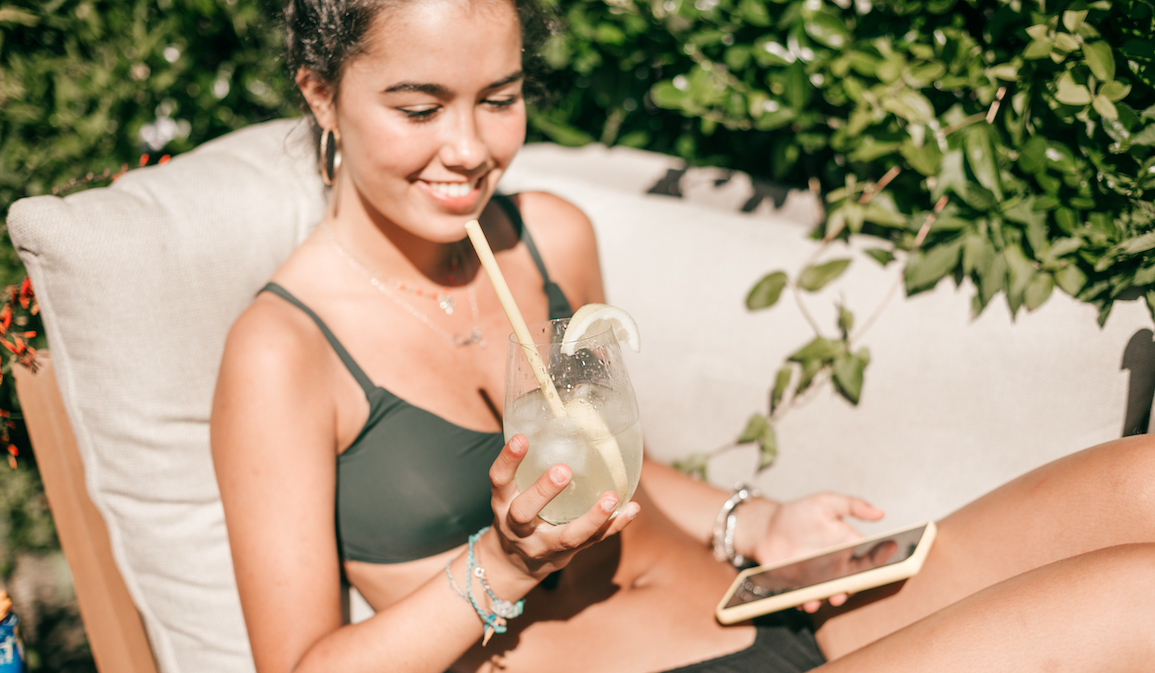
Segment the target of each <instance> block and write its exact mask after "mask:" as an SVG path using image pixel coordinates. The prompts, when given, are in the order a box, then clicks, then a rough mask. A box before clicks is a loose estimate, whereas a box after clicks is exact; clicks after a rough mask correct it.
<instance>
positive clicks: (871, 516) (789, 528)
mask: <svg viewBox="0 0 1155 673" xmlns="http://www.w3.org/2000/svg"><path fill="white" fill-rule="evenodd" d="M847 517H854V518H856V519H862V520H864V521H878V520H879V519H881V518H882V517H883V512H882V510H880V509H878V508H876V507H874V506H873V505H871V504H869V503H867V502H866V501H865V500H861V499H859V498H852V497H850V496H845V495H840V494H837V493H818V494H815V495H811V496H807V497H805V498H800V499H798V500H793V501H791V502H787V503H783V504H781V505H778V506H777V508H776V509H775V510H774V512H773V513H772V514H771V515H770V519H769V522H768V523H767V524H766V528H765V531H764V532H763V534H762V536H761V538H760V539H759V540H758V541H757V543H756V544H755V546H754V560H756V561H757V562H758V563H759V564H763V565H764V564H767V563H772V562H774V561H781V560H783V559H787V558H791V557H795V556H801V555H803V554H807V553H810V552H814V551H818V550H819V549H824V548H826V547H830V546H833V545H837V544H840V543H843V542H850V541H852V540H857V539H858V538H860V537H862V535H861V534H860V533H859V532H858V531H856V530H855V529H854V528H852V527H851V526H850V525H849V524H848V523H846V521H845V520H844V519H846V518H847ZM847 598H849V596H848V595H847V594H838V595H835V596H831V597H830V599H829V601H830V604H831V605H833V606H836V607H837V606H839V605H842V604H843V603H845V602H846V599H847ZM820 606H821V601H810V602H808V603H805V604H803V605H802V609H803V610H805V611H806V612H814V611H816V610H817V609H818V608H819V607H820Z"/></svg>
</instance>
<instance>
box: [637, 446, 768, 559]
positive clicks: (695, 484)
mask: <svg viewBox="0 0 1155 673" xmlns="http://www.w3.org/2000/svg"><path fill="white" fill-rule="evenodd" d="M642 486H643V487H644V488H645V489H646V493H647V494H649V496H650V497H651V498H653V499H654V502H655V503H656V504H657V505H658V507H659V508H661V510H662V511H663V512H665V513H666V516H668V517H670V519H672V520H673V521H674V523H676V524H678V526H679V527H680V528H682V530H684V531H686V532H687V533H688V534H690V535H691V536H692V537H693V538H694V539H695V540H699V541H701V543H702V544H704V545H711V544H712V543H713V531H714V520H715V518H716V517H717V516H718V510H720V509H721V508H722V504H723V503H724V502H726V499H727V498H729V497H730V493H729V492H728V491H723V490H721V489H719V488H717V487H715V486H711V485H710V484H708V483H706V482H704V481H700V480H697V479H693V478H691V477H689V476H686V475H685V474H682V473H681V472H679V471H677V470H675V469H674V468H672V467H670V466H669V465H666V464H664V463H660V462H658V461H656V460H654V459H652V458H650V457H649V456H648V455H647V456H646V458H645V462H644V463H643V464H642ZM779 507H780V505H779V504H778V503H777V502H774V501H773V500H770V499H768V498H751V499H750V500H747V501H746V502H744V503H742V504H741V505H739V507H738V509H737V510H735V512H736V515H737V517H738V525H737V528H736V529H735V531H734V548H735V549H736V550H737V551H738V553H740V554H742V555H743V556H746V557H747V558H760V557H759V556H757V555H756V548H757V546H758V543H759V542H760V541H761V538H762V537H763V535H764V534H765V533H766V532H767V529H768V528H769V525H770V521H771V520H772V518H773V517H774V514H775V513H776V512H777V511H778V509H779Z"/></svg>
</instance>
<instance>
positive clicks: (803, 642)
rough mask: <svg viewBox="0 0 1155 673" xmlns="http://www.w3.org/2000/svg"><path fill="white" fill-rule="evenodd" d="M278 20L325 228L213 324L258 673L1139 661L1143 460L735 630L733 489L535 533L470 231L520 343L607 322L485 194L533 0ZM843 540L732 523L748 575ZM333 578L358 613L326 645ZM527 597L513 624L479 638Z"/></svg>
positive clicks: (790, 527) (1011, 501)
mask: <svg viewBox="0 0 1155 673" xmlns="http://www.w3.org/2000/svg"><path fill="white" fill-rule="evenodd" d="M286 15H287V18H288V25H289V29H290V31H289V44H290V49H289V56H290V63H291V66H292V67H293V69H294V71H295V72H296V76H297V83H298V85H299V87H300V90H301V93H302V94H303V97H304V99H305V101H306V103H307V108H308V113H309V114H310V115H311V117H312V119H313V120H314V121H315V122H316V127H317V129H318V131H319V134H318V136H319V139H320V141H319V142H320V148H321V152H320V154H321V170H322V174H323V177H324V178H325V179H326V181H328V182H331V184H332V188H331V194H330V201H329V207H328V211H327V213H326V215H325V219H324V221H323V222H322V223H321V225H320V226H319V227H318V228H317V230H316V231H315V232H314V233H313V234H312V235H311V236H310V237H309V239H308V240H307V241H306V242H305V243H304V244H303V245H302V246H301V248H300V249H299V250H297V251H296V252H295V253H294V254H293V255H292V256H291V257H290V259H289V260H288V261H287V262H286V263H285V264H284V266H283V267H282V268H281V269H280V270H279V271H277V273H276V274H275V276H274V277H273V279H272V283H271V284H270V285H269V287H268V288H267V291H266V292H263V293H262V294H261V295H260V296H259V297H258V298H257V299H256V300H255V301H254V302H253V304H252V306H251V307H250V308H249V309H248V310H247V311H246V312H245V313H244V314H243V315H242V316H241V317H240V319H239V320H238V321H237V323H236V325H235V326H234V328H233V329H232V331H231V333H230V335H229V339H228V343H227V347H226V352H225V357H224V361H223V363H222V365H221V372H220V378H219V383H218V388H217V394H216V399H215V404H214V411H213V426H212V440H213V457H214V461H215V464H216V469H217V475H218V480H219V482H220V488H221V495H222V499H223V502H224V507H225V513H226V517H227V522H228V527H229V538H230V542H231V546H232V553H233V559H234V565H235V569H236V577H237V584H238V588H239V591H240V596H241V602H242V605H243V608H244V612H245V619H246V623H247V625H248V630H249V637H250V641H251V643H252V649H253V656H254V658H255V661H256V666H257V670H258V671H260V672H261V673H287V672H289V671H299V672H302V673H303V672H305V671H345V672H355V671H380V670H391V671H445V670H447V669H451V670H454V671H494V670H503V671H511V672H516V671H570V670H573V671H590V670H596V671H623V672H636V673H643V672H645V671H659V670H668V669H673V668H677V667H679V666H688V668H686V669H685V670H687V671H740V670H762V671H797V670H808V669H810V668H813V667H816V666H820V665H822V664H823V662H824V660H825V659H829V660H831V662H830V663H829V664H826V666H827V667H828V669H829V670H831V671H838V670H847V671H873V670H894V669H895V668H896V667H898V666H902V665H904V664H906V665H908V666H910V667H912V668H919V669H924V670H936V671H954V670H964V669H967V670H969V669H972V668H976V667H981V668H983V669H987V670H1015V671H1021V670H1031V669H1042V668H1046V667H1048V666H1049V667H1051V668H1052V669H1061V670H1066V671H1083V670H1087V671H1091V670H1094V671H1104V670H1140V669H1141V668H1142V667H1144V666H1149V662H1150V661H1152V660H1155V627H1153V626H1152V624H1155V607H1152V605H1153V604H1152V601H1150V600H1147V598H1148V597H1149V596H1151V595H1153V594H1155V544H1153V542H1155V486H1152V484H1153V483H1155V480H1153V479H1152V477H1155V447H1152V446H1151V443H1150V442H1148V441H1146V440H1144V439H1131V440H1125V441H1119V442H1115V443H1113V444H1111V445H1107V446H1102V447H1099V448H1096V449H1093V450H1090V451H1087V452H1084V453H1080V454H1077V455H1073V456H1071V457H1068V458H1066V459H1064V460H1062V461H1059V462H1058V463H1055V464H1052V465H1050V466H1047V467H1044V468H1042V469H1040V470H1038V471H1036V472H1033V473H1031V474H1029V475H1027V476H1025V477H1022V478H1020V479H1019V480H1017V481H1015V482H1013V483H1011V484H1009V485H1008V486H1005V487H1003V488H1002V489H1000V490H998V491H996V492H994V493H992V494H990V495H988V496H986V497H985V498H983V499H981V500H979V501H978V502H976V503H974V504H973V505H971V506H969V507H967V508H965V509H963V510H962V511H960V512H959V513H957V514H955V515H953V516H951V517H949V518H947V519H946V520H944V521H943V522H942V523H941V525H940V533H939V538H938V541H937V543H936V545H935V547H934V550H933V551H932V553H931V555H930V558H929V559H928V561H927V563H926V565H925V566H924V569H923V571H922V572H921V573H920V574H919V575H918V576H917V577H915V578H914V579H912V580H910V581H908V582H906V583H905V585H904V586H902V588H901V590H897V591H896V590H894V589H893V588H891V589H886V590H882V591H875V592H868V593H869V595H867V594H864V595H860V596H857V597H855V598H854V599H853V600H852V601H851V602H852V603H853V604H854V606H853V607H852V606H851V605H849V604H848V605H846V606H843V607H841V608H837V607H834V606H833V605H830V604H827V605H826V606H825V607H823V608H822V610H821V611H820V612H818V613H817V614H816V615H815V616H813V617H811V616H807V615H804V614H803V613H801V612H798V611H791V612H789V613H788V614H786V615H785V616H781V617H778V618H775V619H769V620H762V621H760V622H759V623H758V624H757V625H754V624H743V625H739V626H734V627H722V626H720V625H719V624H718V623H717V622H716V621H715V620H714V617H713V606H714V604H715V602H716V601H717V599H718V597H719V596H720V595H721V594H722V592H723V591H724V590H725V589H726V587H727V586H728V585H729V583H730V581H731V579H732V578H733V577H734V573H735V570H734V568H733V567H731V566H730V565H729V564H727V563H719V562H718V561H716V560H715V559H714V558H713V555H712V553H711V551H710V550H709V548H708V541H709V540H710V537H711V529H712V525H713V521H714V517H715V515H716V513H717V512H718V510H719V507H720V506H721V505H722V504H723V502H724V501H726V499H727V497H728V494H726V493H723V492H720V491H716V490H714V489H712V488H710V487H708V486H706V485H703V484H700V483H696V482H692V481H690V480H688V479H685V478H684V477H682V476H681V475H679V474H677V473H676V472H673V471H672V470H670V469H669V468H666V467H664V466H662V465H659V464H655V463H647V464H646V466H645V468H644V474H643V480H642V486H641V487H640V488H639V489H638V492H637V495H636V500H635V502H632V503H629V504H628V505H627V506H626V508H625V509H624V510H623V515H622V516H618V517H616V518H613V519H611V518H610V515H609V512H611V511H613V510H614V508H615V507H617V506H618V505H619V504H620V503H618V502H617V498H616V496H614V495H613V494H612V493H607V494H605V495H604V496H603V497H602V499H601V501H600V502H599V504H598V505H595V506H594V507H593V508H592V509H591V510H590V511H589V512H588V513H587V514H586V515H585V516H583V517H582V518H581V519H579V520H577V521H574V522H572V523H569V524H566V525H564V526H551V525H549V524H545V523H543V522H541V520H540V519H538V518H537V517H536V514H537V512H538V511H539V510H540V508H541V507H542V506H543V505H544V504H545V503H546V502H548V501H549V499H550V498H551V497H552V496H554V495H555V494H557V493H559V492H560V490H561V489H562V488H563V487H564V486H565V485H566V484H567V483H568V481H569V479H570V476H571V475H570V472H569V470H568V468H567V467H566V466H564V465H558V466H555V467H554V468H552V469H551V470H550V471H549V472H547V474H546V475H543V476H542V478H541V479H539V480H538V482H537V483H536V484H534V486H533V487H531V488H530V489H529V490H527V491H526V492H519V491H518V489H517V487H516V486H515V485H514V483H513V474H514V471H515V469H516V466H517V465H518V463H519V461H520V460H521V458H522V456H524V455H525V451H526V448H527V446H526V442H525V440H524V439H523V438H521V437H514V438H513V439H512V440H510V442H509V443H508V444H505V443H503V440H502V437H501V434H500V430H501V422H500V412H499V411H498V408H499V406H500V400H502V399H503V379H504V364H505V349H504V348H503V347H501V346H500V345H499V344H501V343H502V342H504V336H505V335H506V334H507V333H508V331H509V329H508V326H507V323H506V319H505V317H504V315H503V313H502V312H501V310H500V307H499V304H498V301H497V298H496V296H495V295H494V293H493V291H492V289H491V288H490V286H489V283H488V280H487V279H486V277H485V275H484V274H481V273H479V268H478V267H479V264H478V260H477V258H476V256H475V255H474V254H473V252H472V248H471V247H470V245H469V244H468V242H467V241H466V240H465V234H464V228H463V226H464V223H465V222H466V221H467V220H469V219H473V218H477V219H479V220H480V222H481V224H482V227H483V228H484V230H485V232H486V234H487V236H488V238H489V240H490V242H491V244H492V245H493V247H494V248H495V250H496V251H497V259H498V261H499V264H500V265H501V267H502V269H503V271H504V273H505V276H506V278H507V280H508V282H509V284H510V286H511V288H512V291H513V294H514V296H515V298H516V300H517V303H518V304H519V306H520V307H521V308H522V311H523V312H524V313H525V315H526V318H527V320H529V321H530V322H534V321H540V320H545V319H547V318H548V317H551V316H558V315H561V314H564V313H566V312H567V311H568V309H569V308H570V307H575V308H576V307H577V306H580V305H582V304H586V303H589V302H600V301H602V300H603V296H602V284H601V279H600V277H599V269H598V257H597V250H596V245H595V241H594V237H593V232H592V228H591V226H590V223H589V222H588V221H587V219H586V218H585V216H584V215H583V214H582V213H581V212H580V211H578V210H577V209H576V208H575V207H574V206H572V205H570V204H568V203H566V202H565V201H562V200H561V199H558V198H556V197H553V196H549V195H547V194H522V195H520V196H516V197H512V198H505V197H500V196H495V188H496V185H497V182H498V180H499V178H500V177H501V175H502V173H503V171H504V170H505V169H506V167H507V166H508V165H509V162H510V161H511V160H512V159H513V157H514V155H515V154H516V152H517V150H518V148H519V147H520V146H521V144H522V141H523V139H524V130H525V121H526V120H525V105H524V98H523V88H524V87H525V85H526V75H525V73H524V70H523V68H524V66H523V53H524V50H523V45H526V46H532V45H528V44H527V42H528V38H530V37H532V36H533V35H534V34H535V33H534V30H533V28H534V27H535V25H536V24H535V23H534V21H535V16H536V15H535V13H534V12H533V10H532V7H530V6H529V4H528V0H409V1H402V0H291V1H290V2H289V5H288V8H287V12H286ZM338 157H339V159H338ZM848 516H853V517H858V518H863V519H876V518H878V517H880V516H881V513H880V512H878V511H877V510H875V509H874V508H872V507H871V506H870V505H868V504H866V503H864V502H861V501H859V500H856V499H853V498H848V497H844V496H839V495H833V494H821V495H818V496H814V497H811V498H806V499H803V500H800V501H797V502H793V503H787V504H777V503H774V502H771V501H769V500H765V499H755V500H752V501H749V502H747V503H745V504H743V505H742V507H741V509H740V510H739V517H738V520H739V525H738V529H737V541H736V545H737V548H738V551H740V552H741V553H742V554H744V555H746V556H749V557H752V558H754V559H757V560H759V561H763V562H765V561H768V560H771V559H774V558H780V557H783V556H786V555H788V554H792V553H796V552H799V551H802V550H808V549H814V548H818V547H821V546H825V545H828V544H831V543H834V542H839V541H842V540H844V539H848V538H850V537H852V536H853V535H854V533H853V531H852V530H851V528H850V527H849V526H848V525H847V524H845V523H844V522H843V519H844V518H845V517H848ZM467 539H472V540H473V542H472V544H470V545H469V546H468V548H467V545H466V542H467ZM475 566H477V567H480V568H482V569H483V571H482V572H483V576H480V577H479V576H478V573H476V572H470V570H471V568H473V567H475ZM556 571H561V572H556ZM342 578H346V579H347V580H348V581H349V582H350V583H351V584H352V585H354V586H355V587H357V589H359V590H360V592H361V593H362V594H363V595H364V596H365V597H366V598H367V599H368V601H369V602H370V603H371V604H372V606H373V607H374V608H375V609H376V611H377V612H376V615H375V616H374V617H372V618H371V619H369V620H367V621H365V622H362V623H360V624H357V625H350V626H347V625H343V624H342V607H341V603H342V601H341V581H342ZM547 578H549V579H548V580H547ZM482 580H484V583H483V582H482ZM469 592H472V593H473V594H474V595H475V596H476V597H477V598H476V602H477V604H478V608H477V609H475V607H474V606H473V605H471V603H470V602H469V600H468V599H467V598H465V597H463V595H462V594H466V593H469ZM1133 597H1134V598H1133ZM521 599H524V601H525V603H524V614H522V615H520V616H518V617H512V616H509V617H508V619H506V618H501V619H498V618H497V617H498V616H497V615H495V613H496V612H501V611H502V610H501V607H502V606H505V607H506V608H510V609H511V612H510V613H508V614H509V615H512V613H513V612H516V610H515V609H513V605H514V604H515V603H516V602H517V601H519V600H521ZM833 602H835V603H840V602H841V601H840V600H836V601H833ZM808 607H809V609H810V610H811V611H812V610H813V609H815V608H817V607H818V606H817V605H811V606H808ZM483 618H489V619H490V628H487V625H486V623H485V622H484V621H483ZM503 622H505V623H506V625H507V626H508V631H506V632H504V633H497V634H496V635H494V636H493V638H492V640H491V641H490V642H489V643H488V645H486V646H482V645H481V643H480V641H481V639H482V637H483V634H484V633H485V631H487V630H492V631H501V629H502V627H503ZM493 627H497V628H493ZM815 634H816V635H815ZM696 662H700V663H696ZM823 670H827V669H826V668H824V669H823Z"/></svg>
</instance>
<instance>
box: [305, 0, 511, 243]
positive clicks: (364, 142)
mask: <svg viewBox="0 0 1155 673" xmlns="http://www.w3.org/2000/svg"><path fill="white" fill-rule="evenodd" d="M298 83H299V84H300V85H301V89H302V92H303V93H304V94H305V97H306V100H307V101H308V102H309V105H310V107H311V108H312V109H313V112H314V114H315V115H316V117H317V121H318V122H319V123H320V125H321V127H322V128H323V129H334V128H335V129H336V130H337V132H338V133H339V135H340V148H341V155H342V160H341V167H340V169H339V170H338V172H337V176H336V182H335V184H334V190H333V194H334V198H335V199H337V201H338V202H337V204H336V207H337V208H338V212H339V213H340V216H341V217H348V216H355V215H363V216H364V217H366V218H368V219H369V220H371V221H373V223H374V224H375V225H376V226H377V227H379V228H381V229H383V230H385V231H386V233H388V232H389V230H390V229H391V228H394V227H396V228H399V229H400V230H403V231H405V232H408V233H409V234H412V235H415V236H417V237H419V238H422V239H425V240H429V241H434V242H439V243H444V242H450V241H456V240H459V239H461V238H462V236H463V235H464V229H463V225H464V223H465V222H466V221H467V220H469V219H471V218H475V217H478V216H479V215H480V213H481V210H482V209H483V208H484V206H485V204H486V203H487V202H488V201H489V198H490V196H492V195H493V192H494V189H495V187H496V186H497V181H498V179H499V178H500V177H501V175H502V173H503V172H504V170H505V169H506V168H507V167H508V165H509V163H510V161H512V160H513V157H514V155H515V154H516V153H517V150H518V149H519V148H520V147H521V145H522V142H523V141H524V140H525V104H524V101H523V99H522V72H521V31H520V25H519V23H518V18H517V13H516V11H515V9H514V7H513V5H512V3H511V2H509V0H420V1H417V2H410V3H405V4H401V5H398V6H394V7H393V8H390V9H385V10H383V11H381V12H379V13H378V15H377V17H376V19H375V20H374V22H373V24H372V26H371V27H370V28H369V30H368V32H367V34H366V37H365V41H364V51H363V53H361V54H360V55H358V56H355V57H354V58H352V59H351V60H350V61H349V63H348V64H347V66H346V68H345V71H344V73H343V75H342V77H341V81H340V85H339V87H338V93H337V96H336V98H335V99H334V98H332V97H331V96H330V95H329V94H330V91H329V90H328V89H326V88H325V87H324V86H323V85H321V84H320V83H318V82H317V81H316V80H315V79H313V78H311V77H310V76H309V75H308V73H302V75H301V76H299V77H298Z"/></svg>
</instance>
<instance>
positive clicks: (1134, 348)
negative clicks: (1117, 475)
mask: <svg viewBox="0 0 1155 673" xmlns="http://www.w3.org/2000/svg"><path fill="white" fill-rule="evenodd" d="M1119 368H1120V369H1126V370H1128V371H1130V372H1131V380H1130V382H1129V383H1128V385H1127V413H1126V415H1125V416H1124V417H1123V418H1124V420H1123V436H1124V437H1127V436H1128V435H1141V434H1144V433H1146V432H1147V431H1148V429H1149V426H1150V425H1151V407H1152V404H1153V403H1155V334H1153V333H1152V332H1151V330H1149V329H1141V330H1139V331H1138V332H1136V333H1135V335H1134V336H1132V337H1131V340H1130V341H1128V342H1127V347H1126V348H1124V349H1123V362H1122V363H1121V364H1120V367H1119Z"/></svg>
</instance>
